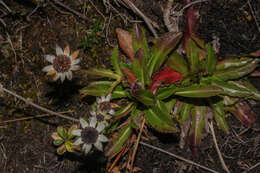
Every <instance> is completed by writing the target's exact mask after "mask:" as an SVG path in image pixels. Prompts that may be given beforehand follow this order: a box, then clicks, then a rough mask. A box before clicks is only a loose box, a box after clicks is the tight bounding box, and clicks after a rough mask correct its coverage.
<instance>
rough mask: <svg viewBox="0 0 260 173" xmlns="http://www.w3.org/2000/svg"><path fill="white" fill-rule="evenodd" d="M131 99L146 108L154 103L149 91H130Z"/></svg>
mask: <svg viewBox="0 0 260 173" xmlns="http://www.w3.org/2000/svg"><path fill="white" fill-rule="evenodd" d="M131 94H132V96H133V97H135V98H136V99H137V100H138V101H140V102H142V103H143V104H144V105H146V106H152V105H154V104H155V103H156V97H155V96H154V95H153V93H152V92H151V91H150V90H147V89H146V90H144V89H138V90H135V91H134V90H133V91H131Z"/></svg>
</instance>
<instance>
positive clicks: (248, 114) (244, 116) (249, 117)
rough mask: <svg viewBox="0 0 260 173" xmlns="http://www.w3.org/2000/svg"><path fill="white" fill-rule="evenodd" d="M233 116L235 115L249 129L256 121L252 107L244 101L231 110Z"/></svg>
mask: <svg viewBox="0 0 260 173" xmlns="http://www.w3.org/2000/svg"><path fill="white" fill-rule="evenodd" d="M229 111H230V112H231V113H232V114H233V115H235V116H236V117H237V118H238V119H239V120H240V121H241V122H242V123H243V125H244V126H246V127H248V126H250V125H251V124H252V122H253V121H255V119H256V117H255V113H254V112H253V111H252V110H251V108H250V106H249V105H248V104H247V103H246V102H245V101H242V102H240V103H238V104H237V105H236V108H234V109H232V110H229Z"/></svg>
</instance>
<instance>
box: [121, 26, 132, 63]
mask: <svg viewBox="0 0 260 173" xmlns="http://www.w3.org/2000/svg"><path fill="white" fill-rule="evenodd" d="M116 33H117V38H118V41H119V45H120V47H121V49H122V50H123V51H124V52H125V54H126V55H127V56H128V57H129V58H130V59H131V60H133V59H134V55H135V53H134V48H133V40H132V35H131V34H130V33H129V32H128V31H125V30H123V29H120V28H117V29H116Z"/></svg>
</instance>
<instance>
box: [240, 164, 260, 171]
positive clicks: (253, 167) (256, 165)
mask: <svg viewBox="0 0 260 173" xmlns="http://www.w3.org/2000/svg"><path fill="white" fill-rule="evenodd" d="M258 166H260V162H258V163H257V164H255V165H254V166H252V167H250V168H248V169H247V170H246V171H244V172H243V173H247V172H249V171H251V170H253V169H255V168H256V167H258Z"/></svg>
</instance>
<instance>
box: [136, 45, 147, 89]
mask: <svg viewBox="0 0 260 173" xmlns="http://www.w3.org/2000/svg"><path fill="white" fill-rule="evenodd" d="M143 59H144V55H143V49H139V50H138V51H137V52H136V55H135V59H134V60H133V72H134V73H135V76H136V78H137V80H138V82H141V83H142V87H143V89H144V86H145V73H146V72H145V66H146V64H142V60H143ZM146 74H147V73H146Z"/></svg>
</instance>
